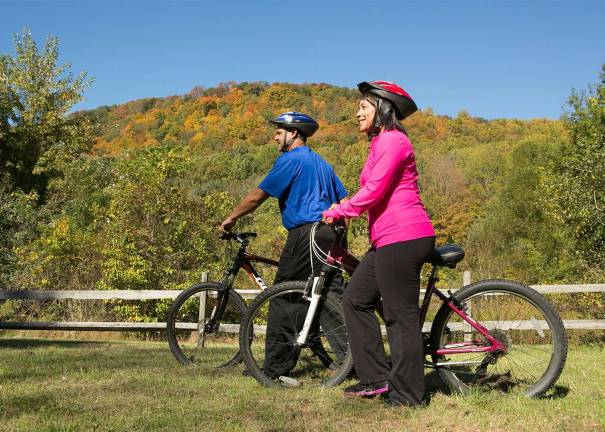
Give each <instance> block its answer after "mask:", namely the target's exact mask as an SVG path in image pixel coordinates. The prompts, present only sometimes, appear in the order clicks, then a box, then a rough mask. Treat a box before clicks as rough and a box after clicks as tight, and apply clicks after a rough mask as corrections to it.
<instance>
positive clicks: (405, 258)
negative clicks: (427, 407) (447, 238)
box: [343, 237, 435, 405]
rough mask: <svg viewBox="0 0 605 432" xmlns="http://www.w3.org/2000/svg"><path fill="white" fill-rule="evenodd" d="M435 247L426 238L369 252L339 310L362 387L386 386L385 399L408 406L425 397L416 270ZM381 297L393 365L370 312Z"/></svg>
mask: <svg viewBox="0 0 605 432" xmlns="http://www.w3.org/2000/svg"><path fill="white" fill-rule="evenodd" d="M434 246H435V238H434V237H425V238H420V239H416V240H410V241H405V242H400V243H394V244H390V245H387V246H384V247H380V248H378V249H371V250H370V251H369V252H368V253H367V254H366V256H365V257H364V258H363V260H362V261H361V263H360V264H359V266H358V267H357V269H356V270H355V273H353V277H352V278H351V281H350V282H349V285H348V286H347V290H346V291H345V293H344V296H343V306H344V312H345V320H346V324H347V330H348V332H349V343H350V346H351V350H352V353H353V362H354V364H355V371H356V372H357V376H358V377H359V379H360V381H361V382H362V383H364V384H370V383H377V382H381V381H388V382H389V388H390V390H389V397H390V398H391V399H392V400H394V401H396V402H399V403H403V404H406V405H418V404H420V403H422V400H423V398H424V391H425V384H424V354H423V343H422V333H421V330H420V327H419V322H418V315H419V314H418V311H419V309H418V300H419V299H418V298H419V295H420V270H421V268H422V264H423V263H424V262H425V261H426V260H427V259H428V257H429V256H430V254H431V252H432V250H433V248H434ZM381 297H382V304H383V310H384V318H385V324H386V329H387V337H388V341H389V345H390V348H391V360H392V366H391V367H390V369H389V366H388V365H387V362H386V359H385V352H384V346H383V344H382V337H381V334H380V325H379V322H378V319H377V317H376V314H375V312H374V310H375V306H376V304H377V303H378V302H379V301H380V298H381Z"/></svg>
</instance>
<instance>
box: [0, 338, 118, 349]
mask: <svg viewBox="0 0 605 432" xmlns="http://www.w3.org/2000/svg"><path fill="white" fill-rule="evenodd" d="M107 343H108V342H105V341H79V340H54V339H0V348H13V349H30V348H48V347H59V348H82V347H85V346H87V345H90V346H94V345H103V344H107Z"/></svg>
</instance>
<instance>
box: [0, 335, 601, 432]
mask: <svg viewBox="0 0 605 432" xmlns="http://www.w3.org/2000/svg"><path fill="white" fill-rule="evenodd" d="M604 364H605V348H603V347H602V346H572V347H570V352H569V357H568V360H567V366H566V368H565V372H564V373H563V376H562V378H561V379H560V381H559V382H558V385H557V387H556V388H555V390H554V392H553V394H552V395H551V397H550V398H546V399H540V400H529V399H525V398H516V397H512V396H507V395H503V394H498V393H493V392H492V393H483V394H481V393H476V394H471V395H468V396H458V395H450V394H447V392H446V391H445V389H443V388H442V387H441V385H440V383H439V381H438V379H437V378H436V377H435V376H434V373H432V372H430V371H428V370H427V380H428V384H429V389H430V390H431V393H432V400H431V403H430V405H429V406H428V407H426V408H422V409H409V408H397V409H395V408H389V407H386V406H383V404H382V403H381V402H380V401H379V400H349V399H345V398H344V397H343V396H342V394H341V392H342V390H341V389H339V388H335V389H319V388H311V389H300V388H297V389H289V390H285V389H266V388H263V387H261V386H259V385H258V384H257V383H256V381H254V380H253V379H251V378H246V377H243V376H242V375H241V370H242V368H241V367H237V368H233V369H230V370H227V371H222V372H217V371H208V370H199V369H188V368H182V367H180V366H179V365H178V364H177V363H176V361H175V360H174V358H173V357H172V354H171V353H170V351H169V350H168V348H167V345H166V344H165V343H160V342H127V341H123V342H116V341H68V340H52V339H11V338H0V430H2V431H32V430H33V431H80V430H115V431H121V430H128V431H139V430H140V431H148V430H164V431H169V430H183V431H189V430H191V431H194V430H195V431H200V430H203V431H221V432H227V431H239V430H246V431H282V430H283V431H290V430H291V431H306V430H309V431H311V430H313V431H315V430H321V431H324V430H325V431H347V432H349V431H357V430H360V431H361V430H376V431H402V430H412V431H424V430H428V429H431V430H435V431H439V430H441V431H490V432H493V431H507V432H511V431H551V430H552V431H574V432H579V431H581V432H584V431H603V430H605V367H604V366H603V365H604Z"/></svg>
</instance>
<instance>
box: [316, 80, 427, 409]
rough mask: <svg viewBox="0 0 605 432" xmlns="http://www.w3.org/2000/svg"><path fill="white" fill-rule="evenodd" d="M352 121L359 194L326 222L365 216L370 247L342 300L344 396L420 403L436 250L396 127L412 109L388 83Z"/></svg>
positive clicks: (377, 84)
mask: <svg viewBox="0 0 605 432" xmlns="http://www.w3.org/2000/svg"><path fill="white" fill-rule="evenodd" d="M358 87H359V91H360V92H361V94H362V99H361V101H360V102H359V111H358V112H357V120H358V122H359V130H360V131H362V132H365V133H367V135H368V138H369V139H370V149H369V154H368V158H367V159H366V162H365V165H364V167H363V170H362V171H361V176H360V185H361V188H360V189H359V191H358V192H357V193H356V194H355V195H354V196H353V197H352V198H351V199H350V200H349V201H347V202H344V203H342V204H340V205H335V206H333V207H332V208H331V209H330V210H326V211H325V212H324V213H323V216H324V219H325V220H328V221H330V219H341V218H351V217H359V216H360V215H361V214H362V213H365V212H367V213H368V225H369V231H370V240H371V243H372V248H371V249H370V250H369V251H368V253H367V254H366V255H365V257H364V258H363V260H362V261H361V263H360V264H359V266H358V267H357V269H356V270H355V273H354V274H353V277H352V278H351V281H350V283H349V285H348V287H347V289H346V290H345V293H344V297H343V304H344V311H345V319H346V323H347V328H348V330H349V337H350V344H351V350H352V353H353V361H354V363H355V371H356V372H357V376H358V377H359V379H360V382H359V384H356V385H353V386H350V387H348V388H346V389H345V394H347V395H355V396H361V397H371V396H374V395H378V394H382V395H383V396H388V397H387V398H385V401H386V402H387V403H389V404H392V405H408V406H416V405H420V404H421V403H422V402H423V400H424V391H425V385H424V355H423V342H422V334H421V331H420V328H419V324H418V297H419V294H420V269H421V268H422V264H423V263H424V262H425V261H426V260H427V259H428V257H429V256H430V254H431V252H432V251H433V248H434V246H435V231H434V229H433V225H432V223H431V221H430V219H429V217H428V215H427V213H426V211H425V209H424V206H423V204H422V201H421V200H420V194H419V190H418V182H417V180H418V172H417V170H416V161H415V158H414V149H413V148H412V144H411V142H410V140H409V139H408V137H407V135H406V132H405V129H404V128H403V126H402V125H401V123H400V120H403V119H404V118H405V117H407V116H409V115H410V114H412V113H413V112H415V111H416V110H417V107H416V104H415V103H414V101H413V100H412V98H411V97H410V95H409V94H407V93H406V92H405V91H404V90H403V89H402V88H401V87H399V86H397V85H395V84H393V83H390V82H386V81H373V82H362V83H360V84H359V85H358ZM381 298H382V304H383V308H384V318H385V324H386V329H387V336H388V340H389V345H390V348H391V365H389V364H388V363H387V361H386V357H385V351H384V347H383V345H382V338H381V334H380V325H379V322H378V320H377V318H376V315H375V312H374V311H375V306H376V304H377V303H378V302H379V301H380V299H381Z"/></svg>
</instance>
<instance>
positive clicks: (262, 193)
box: [221, 112, 347, 378]
mask: <svg viewBox="0 0 605 432" xmlns="http://www.w3.org/2000/svg"><path fill="white" fill-rule="evenodd" d="M271 123H273V124H275V125H276V127H277V128H276V130H275V136H274V140H275V141H276V142H277V143H278V145H279V147H278V150H279V151H280V152H282V155H280V156H279V157H278V158H277V160H276V161H275V163H274V164H273V167H272V168H271V171H269V173H268V174H267V176H266V177H265V179H264V180H263V181H262V182H261V183H260V185H259V186H258V187H257V188H255V189H253V190H251V191H250V192H249V193H248V194H247V195H246V196H245V197H244V198H243V199H242V200H241V201H240V203H239V204H238V205H237V206H236V207H235V209H233V211H232V212H231V214H230V215H229V217H227V219H225V220H224V221H223V222H222V223H221V230H222V231H224V232H228V231H230V230H231V228H232V227H233V226H234V224H235V222H236V221H237V219H239V218H240V217H242V216H244V215H246V214H248V213H251V212H253V211H254V210H256V209H257V208H258V207H259V206H260V205H261V204H262V203H263V202H265V200H266V199H267V198H269V197H270V196H272V197H275V198H277V199H278V201H279V208H280V211H281V216H282V223H283V225H284V227H285V228H286V229H287V230H288V237H287V239H286V244H285V246H284V249H283V251H282V253H281V256H280V260H279V267H278V270H277V275H276V277H275V281H274V284H277V283H280V282H286V281H297V280H302V281H306V280H307V279H308V278H309V276H310V275H311V257H310V254H309V234H310V230H311V227H312V225H313V223H315V222H318V221H321V219H322V212H323V211H324V210H326V209H328V208H330V206H331V205H332V204H335V203H341V202H343V201H344V200H345V199H346V196H347V191H346V189H345V188H344V186H343V184H342V182H341V181H340V180H339V178H338V177H337V176H336V174H335V173H334V169H333V168H332V167H331V166H330V165H329V164H328V163H327V162H326V161H325V160H324V159H323V158H322V157H321V156H319V155H318V154H317V153H315V152H314V151H313V150H311V149H310V148H309V147H307V146H306V142H307V138H308V137H310V136H311V135H313V134H314V133H315V131H317V129H318V128H319V125H318V124H317V122H316V121H315V120H313V119H312V118H311V117H309V116H308V115H305V114H302V113H299V112H287V113H284V114H281V115H280V116H278V117H277V118H275V119H273V120H271ZM315 240H316V242H317V243H318V245H319V246H320V248H322V249H323V250H328V249H329V247H330V246H331V244H332V242H333V240H334V237H333V233H332V231H331V229H330V228H329V227H326V226H324V227H322V229H320V230H319V231H318V232H317V234H316V237H315ZM319 266H320V263H319V261H318V260H317V259H316V258H315V257H313V268H319ZM342 286H343V284H342V278H340V277H335V278H334V281H333V282H332V285H331V286H330V288H331V289H333V290H334V291H336V292H337V293H338V294H341V293H342ZM297 307H300V305H285V304H280V305H277V304H274V301H273V300H272V302H271V305H270V307H269V318H268V320H269V322H272V323H276V322H282V321H283V320H284V317H285V314H287V313H291V312H292V309H293V308H297ZM289 309H290V310H289ZM298 330H300V329H298ZM275 337H277V336H275ZM275 337H272V335H270V334H267V346H266V357H265V364H264V367H263V369H264V371H265V373H266V374H267V375H269V376H273V377H275V378H278V377H279V376H282V375H288V373H289V371H290V370H291V369H292V368H293V367H294V365H295V364H296V354H294V353H291V352H287V351H285V350H284V348H283V347H284V346H286V345H285V344H283V343H281V341H279V340H276V339H275ZM280 348H281V349H280Z"/></svg>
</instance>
